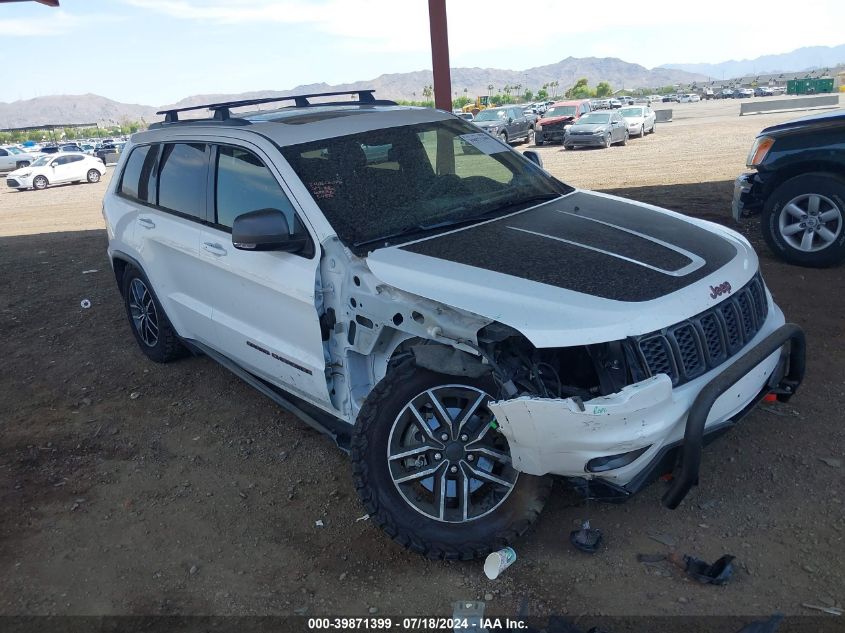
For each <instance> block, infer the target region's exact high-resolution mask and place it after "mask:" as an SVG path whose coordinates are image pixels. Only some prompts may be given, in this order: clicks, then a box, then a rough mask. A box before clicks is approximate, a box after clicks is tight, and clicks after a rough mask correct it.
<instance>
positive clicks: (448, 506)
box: [352, 360, 551, 559]
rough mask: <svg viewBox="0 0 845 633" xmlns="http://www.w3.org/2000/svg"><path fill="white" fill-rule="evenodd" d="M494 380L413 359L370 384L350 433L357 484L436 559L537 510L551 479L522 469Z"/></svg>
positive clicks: (492, 545) (501, 541) (469, 549)
mask: <svg viewBox="0 0 845 633" xmlns="http://www.w3.org/2000/svg"><path fill="white" fill-rule="evenodd" d="M495 391H496V386H495V384H494V383H493V382H492V381H491V380H489V379H484V378H481V379H475V378H467V377H461V378H458V377H455V376H446V375H443V374H437V373H435V372H432V371H429V370H426V369H422V368H420V367H417V366H416V365H415V364H414V362H413V361H412V360H411V361H406V362H404V363H403V364H401V365H400V366H398V367H396V368H395V369H393V370H392V371H391V372H389V373H388V375H387V376H386V377H385V378H384V380H382V381H381V382H380V383H379V384H378V385H377V386H376V388H375V389H374V390H373V391H372V392H371V393H370V395H369V397H368V398H367V400H366V402H365V403H364V406H363V407H362V409H361V412H360V414H359V416H358V424H357V425H356V426H355V429H354V436H353V441H352V463H353V473H354V476H355V486H356V488H357V490H358V494H359V496H360V497H361V500H362V502H363V503H364V506H365V507H366V508H367V511H368V512H369V514H370V517H371V518H372V519H373V520H374V521H375V522H376V523H377V524H378V525H379V526H380V527H382V529H384V530H385V531H386V532H387V533H388V534H389V535H390V536H391V537H392V538H393V539H394V540H396V541H398V542H399V543H401V544H402V545H404V546H405V547H407V548H409V549H411V550H414V551H416V552H419V553H421V554H425V555H426V556H428V557H430V558H454V559H469V558H475V557H479V556H483V555H485V554H486V553H488V552H490V551H492V550H494V549H497V548H499V547H502V546H504V545H507V544H508V543H510V542H512V541H513V540H514V539H515V538H517V537H518V536H519V535H521V534H522V533H524V532H525V531H526V530H527V529H528V528H529V527H530V525H531V524H532V523H533V522H534V521H535V520H536V519H537V517H538V516H539V513H540V511H541V510H542V508H543V505H544V504H545V501H546V498H547V497H548V494H549V491H550V489H551V480H550V479H549V478H546V477H533V476H531V475H526V474H524V473H522V474H520V473H518V472H517V471H516V470H515V469H514V468H513V466H512V464H511V456H510V448H509V446H508V442H507V439H506V438H505V436H504V435H502V434H501V433H500V432H499V430H498V425H497V424H496V421H495V419H494V417H493V414H492V413H491V412H490V409H489V408H488V406H487V405H488V403H489V402H490V401H491V399H493V398H492V397H491V395H490V394H491V392H492V393H495Z"/></svg>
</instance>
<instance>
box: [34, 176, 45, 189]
mask: <svg viewBox="0 0 845 633" xmlns="http://www.w3.org/2000/svg"><path fill="white" fill-rule="evenodd" d="M47 184H48V182H47V178H45V177H44V176H36V177H35V178H34V179H33V180H32V188H33V189H46V188H47Z"/></svg>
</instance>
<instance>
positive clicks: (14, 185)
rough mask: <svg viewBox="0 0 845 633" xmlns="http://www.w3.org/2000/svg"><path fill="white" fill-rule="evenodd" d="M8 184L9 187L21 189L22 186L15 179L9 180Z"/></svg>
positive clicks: (7, 180)
mask: <svg viewBox="0 0 845 633" xmlns="http://www.w3.org/2000/svg"><path fill="white" fill-rule="evenodd" d="M6 184H7V185H9V186H10V187H20V186H21V184H20V183H19V182H18V181H17V180H15V179H14V178H7V179H6Z"/></svg>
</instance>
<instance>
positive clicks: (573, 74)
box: [0, 45, 845, 129]
mask: <svg viewBox="0 0 845 633" xmlns="http://www.w3.org/2000/svg"><path fill="white" fill-rule="evenodd" d="M842 61H845V45H842V46H836V47H825V46H814V47H806V48H799V49H797V50H795V51H792V52H791V53H786V54H782V55H766V56H763V57H758V58H756V59H753V60H742V61H728V62H723V63H721V64H666V65H664V66H658V67H657V68H652V69H648V68H646V67H645V66H641V65H639V64H632V63H629V62H625V61H623V60H621V59H618V58H615V57H601V58H599V57H584V58H576V57H567V58H566V59H563V60H561V61H559V62H557V63H554V64H547V65H545V66H536V67H533V68H527V69H525V70H504V69H497V68H453V69H452V71H451V72H452V90H453V92H454V94H453V97H456V96H467V97H469V98H471V99H473V98H475V96H477V95H485V94H488V93H490V89H489V86H491V85H492V86H493V92H494V93H496V92H501V91H502V89H503V88H504V87H505V86H506V85H507V86H519V89H518V92H523V91H524V90H525V89H526V88H531V89H532V90H534V91H535V92H536V91H537V90H538V89H539V88H540V87H541V86H543V85H544V84H548V83H550V82H558V86H556V87H553V88H549V92H550V94H553V95H554V94H557V95H561V94H563V93H564V92H565V91H566V89H567V88H568V87H569V86H571V85H572V84H574V83H575V82H576V81H577V80H578V79H579V78H581V77H586V78H587V79H588V80H589V83H590V85H592V86H595V85H596V84H597V83H598V82H600V81H607V82H609V83H610V85H611V86H612V87H613V88H614V89H619V88H629V89H634V88H649V89H653V88H657V87H660V86H667V85H674V84H681V85H682V86H683V85H689V84H691V83H693V82H701V81H706V80H707V79H708V78H713V79H721V78H722V76H723V75H724V77H725V78H731V77H740V76H745V75H748V74H751V73H757V74H760V73H764V72H785V71H799V70H806V69H811V68H824V67H830V66H835V65H836V64H837V63H840V62H842ZM432 84H433V77H432V73H431V71H430V70H418V71H413V72H407V73H393V74H386V75H380V76H379V77H376V78H374V79H370V80H367V81H355V82H352V83H345V84H336V85H330V84H326V83H316V84H308V85H303V86H296V87H294V88H290V89H283V90H271V89H265V90H259V91H254V92H245V93H240V94H201V95H193V96H189V97H185V98H184V99H181V100H180V101H178V102H176V103H173V104H167V105H165V106H158V107H153V106H150V105H140V104H130V103H120V102H118V101H113V100H111V99H108V98H106V97H103V96H100V95H95V94H84V95H52V96H46V97H36V98H34V99H27V100H24V101H15V102H12V103H2V102H0V129H3V128H11V127H24V126H33V125H47V124H56V123H92V122H97V123H100V124H105V125H110V124H111V125H114V124H116V123H121V122H125V121H138V120H141V119H143V120H145V121H148V122H149V121H154V120H157V119H158V118H159V117H158V116H157V115H156V114H155V112H156V110H160V109H163V108H166V107H188V106H192V105H200V104H203V103H212V102H215V101H229V100H235V99H252V98H263V97H279V96H287V95H291V94H305V93H314V92H329V91H340V90H357V89H361V88H373V89H375V91H376V95H377V96H378V97H380V98H383V99H396V100H406V101H421V100H422V99H423V90H424V87H425V86H429V85H432ZM515 92H516V91H515Z"/></svg>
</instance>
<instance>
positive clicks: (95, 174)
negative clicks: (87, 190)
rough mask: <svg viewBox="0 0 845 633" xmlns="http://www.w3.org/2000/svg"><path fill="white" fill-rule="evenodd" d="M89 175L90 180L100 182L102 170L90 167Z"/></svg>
mask: <svg viewBox="0 0 845 633" xmlns="http://www.w3.org/2000/svg"><path fill="white" fill-rule="evenodd" d="M87 177H88V182H90V183H95V182H100V172H98V171H97V170H96V169H89V170H88V176H87Z"/></svg>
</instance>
